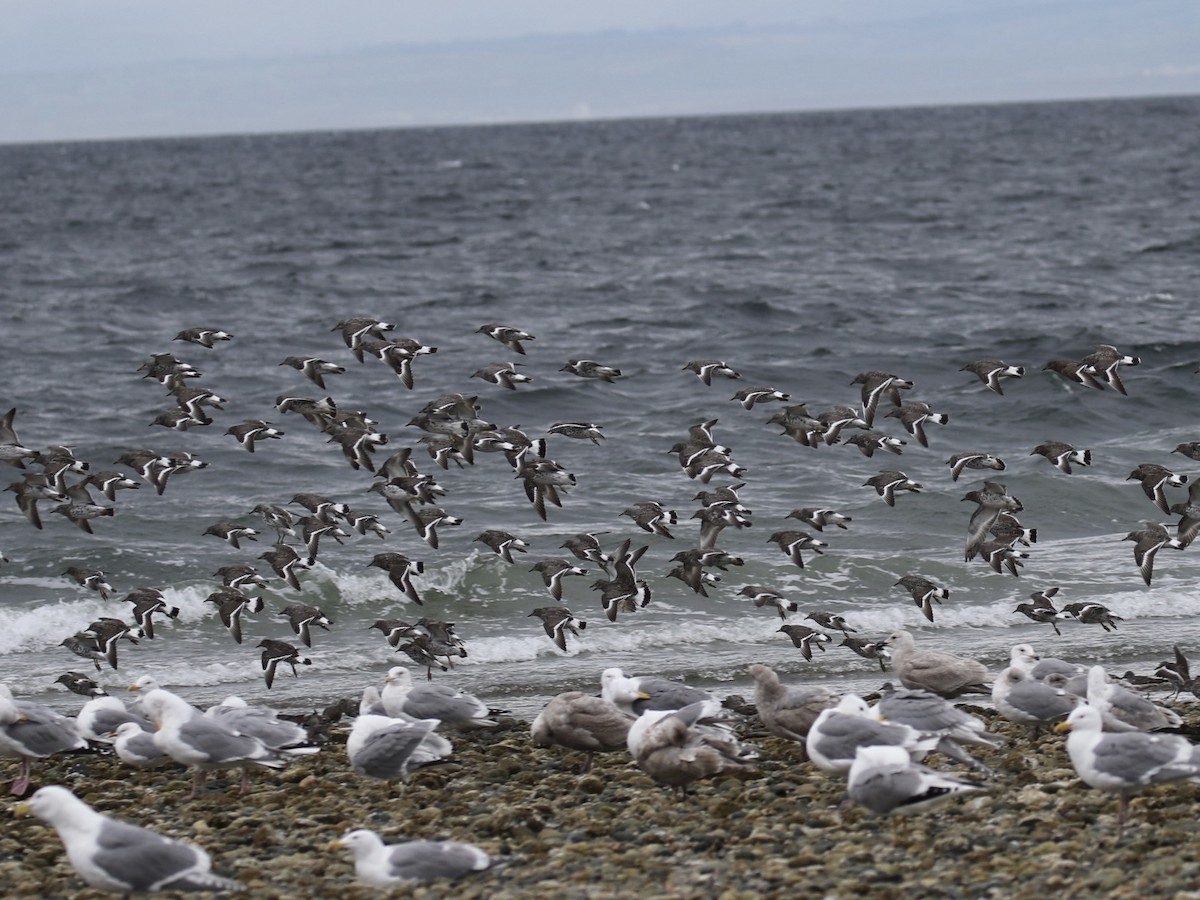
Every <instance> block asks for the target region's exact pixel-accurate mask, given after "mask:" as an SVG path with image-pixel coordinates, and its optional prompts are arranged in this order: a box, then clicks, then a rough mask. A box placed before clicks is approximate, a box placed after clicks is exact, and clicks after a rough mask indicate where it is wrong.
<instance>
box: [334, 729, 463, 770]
mask: <svg viewBox="0 0 1200 900" xmlns="http://www.w3.org/2000/svg"><path fill="white" fill-rule="evenodd" d="M439 724H440V723H439V722H438V720H437V719H416V718H410V717H408V716H403V717H393V716H379V715H371V714H366V715H361V714H360V715H358V716H356V717H355V719H354V725H353V726H352V727H351V729H350V735H349V737H348V738H347V739H346V755H347V756H348V757H349V759H350V768H351V769H353V770H354V771H355V772H357V773H358V774H359V775H366V776H368V777H369V778H379V779H381V780H384V781H393V780H395V779H397V778H399V779H401V780H402V781H408V777H409V775H410V774H411V772H412V770H414V769H417V768H419V767H421V766H426V765H430V764H431V763H435V762H439V761H440V760H443V759H445V758H446V757H448V756H449V755H450V754H451V753H452V752H453V749H454V748H453V745H451V743H450V741H448V740H446V738H444V737H443V736H442V735H440V734H437V733H436V732H435V731H434V729H435V728H437V726H438V725H439Z"/></svg>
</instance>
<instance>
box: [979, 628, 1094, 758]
mask: <svg viewBox="0 0 1200 900" xmlns="http://www.w3.org/2000/svg"><path fill="white" fill-rule="evenodd" d="M1012 653H1013V664H1012V665H1010V666H1008V667H1007V668H1006V669H1004V671H1003V672H1001V673H1000V676H999V677H998V678H997V679H996V681H995V683H994V684H993V685H992V703H993V704H995V706H996V711H997V712H998V713H1000V715H1002V716H1003V717H1004V718H1006V719H1008V721H1010V722H1016V723H1017V724H1018V725H1028V726H1029V727H1030V730H1031V736H1033V734H1036V731H1037V729H1038V728H1039V727H1040V726H1042V725H1047V724H1050V723H1053V722H1061V721H1062V720H1063V719H1065V718H1066V717H1067V716H1069V715H1070V714H1071V711H1072V710H1074V709H1075V707H1076V706H1078V705H1079V704H1080V703H1082V702H1083V698H1082V697H1080V696H1079V695H1078V694H1074V693H1072V692H1071V691H1069V690H1067V689H1066V688H1065V687H1064V686H1063V685H1062V676H1052V677H1053V678H1055V681H1053V682H1052V681H1042V680H1039V679H1036V678H1033V677H1032V676H1031V675H1030V674H1029V672H1028V671H1027V670H1026V669H1025V666H1027V665H1028V664H1029V663H1030V662H1031V661H1036V660H1037V658H1038V657H1037V654H1036V653H1034V652H1033V648H1032V647H1030V646H1029V645H1028V644H1018V645H1016V646H1015V647H1013V650H1012ZM1018 654H1023V655H1025V658H1024V659H1021V660H1020V661H1018Z"/></svg>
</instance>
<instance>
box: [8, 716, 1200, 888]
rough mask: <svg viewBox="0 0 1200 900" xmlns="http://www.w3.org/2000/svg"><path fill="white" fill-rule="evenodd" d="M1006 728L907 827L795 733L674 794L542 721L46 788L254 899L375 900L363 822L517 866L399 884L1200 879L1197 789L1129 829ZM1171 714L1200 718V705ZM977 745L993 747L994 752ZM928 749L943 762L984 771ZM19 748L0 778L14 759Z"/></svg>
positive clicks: (93, 759)
mask: <svg viewBox="0 0 1200 900" xmlns="http://www.w3.org/2000/svg"><path fill="white" fill-rule="evenodd" d="M967 708H968V709H969V711H971V712H972V713H975V714H976V715H980V716H981V717H982V718H984V719H985V721H987V722H988V727H989V731H992V732H993V733H996V734H1000V735H1003V736H1004V737H1005V738H1006V740H1005V743H1004V745H1003V746H1002V747H1000V748H998V749H996V750H990V751H987V752H980V753H979V754H978V757H979V758H980V759H981V761H983V762H984V763H986V764H987V765H989V766H991V767H992V768H993V769H995V770H996V773H997V774H996V777H994V778H991V779H987V780H986V782H985V783H986V785H987V790H985V791H982V792H980V793H978V794H972V795H970V796H969V797H967V798H965V799H963V800H962V801H961V802H954V801H952V802H950V803H949V804H947V805H945V806H943V807H941V808H940V809H938V810H935V811H932V812H930V813H926V814H923V815H917V816H913V817H908V818H905V819H903V820H898V821H897V823H896V824H895V826H894V827H893V823H892V822H890V821H888V820H885V819H880V818H877V817H874V816H872V815H870V814H869V813H867V812H866V811H865V810H863V809H861V808H859V807H857V806H854V805H853V804H850V803H849V802H848V801H847V800H846V790H845V782H844V780H843V779H837V778H833V777H831V776H827V775H825V774H824V773H822V772H820V771H819V770H818V769H817V768H816V767H815V766H813V765H812V764H811V763H809V762H804V761H802V760H801V754H800V751H799V748H798V747H797V746H796V745H795V744H791V743H789V742H787V741H783V740H781V739H779V738H775V737H771V736H768V735H765V733H763V732H762V731H761V729H760V728H759V727H758V723H757V720H756V719H753V718H749V719H746V720H745V722H743V723H742V725H741V726H739V728H738V731H739V734H740V735H741V736H743V737H744V738H747V739H749V740H751V741H752V742H753V743H754V744H756V745H757V746H758V748H759V752H760V758H759V760H758V764H757V767H756V768H755V769H753V770H751V771H749V772H746V773H738V774H737V775H735V776H731V775H727V776H723V777H720V778H717V779H715V780H712V781H701V782H698V783H696V784H694V785H693V786H692V787H691V789H690V792H689V794H688V796H686V797H683V798H677V797H676V796H675V795H674V794H673V793H672V792H671V791H669V790H668V789H666V788H663V787H661V786H659V785H657V784H655V783H654V782H653V781H652V780H651V779H650V778H649V777H648V776H646V775H645V774H644V773H642V772H641V771H640V770H638V769H637V768H636V767H635V766H634V765H633V764H632V762H631V761H630V759H629V756H628V754H627V753H626V752H624V751H618V752H615V753H611V754H607V755H597V757H596V761H595V764H594V765H593V768H592V771H591V772H589V773H587V774H586V775H580V774H578V772H579V768H580V766H581V764H582V761H583V754H581V753H576V752H573V751H568V750H565V749H563V748H559V747H551V748H538V747H535V746H533V744H532V742H531V740H530V737H529V727H528V723H526V722H524V721H522V720H518V719H514V718H511V717H504V718H502V719H501V720H500V724H499V727H498V728H496V729H494V730H491V731H486V732H485V731H474V732H470V733H464V732H449V733H448V736H449V737H450V740H451V741H452V742H453V744H454V753H453V755H452V757H451V758H450V760H449V761H448V762H446V763H444V764H439V765H434V766H428V767H425V768H422V769H420V770H418V771H417V772H416V773H415V774H414V775H413V777H412V779H411V781H410V782H409V783H408V784H407V785H399V786H397V787H395V788H391V787H390V786H389V785H387V784H386V783H384V782H381V781H376V780H374V779H370V778H366V777H363V776H359V775H356V774H354V773H353V772H351V771H350V768H349V764H348V762H347V760H346V756H345V749H344V747H343V746H342V742H343V741H344V735H341V736H338V737H336V738H335V739H334V740H333V741H332V742H331V743H330V744H329V745H327V746H325V747H323V748H322V750H321V752H320V753H318V754H315V755H314V756H311V757H306V758H302V759H299V760H297V761H296V762H295V763H293V764H292V765H289V767H288V768H287V769H284V770H283V771H281V772H279V773H274V772H268V771H264V772H253V773H252V774H251V790H250V793H249V794H248V795H246V796H245V797H240V796H238V793H237V785H238V777H237V775H236V774H235V773H230V774H226V773H213V775H212V776H211V777H210V787H209V791H208V793H207V794H206V795H204V796H202V797H200V798H199V799H197V800H194V801H183V799H182V798H183V796H184V795H185V794H186V793H187V791H188V790H189V789H190V787H191V779H190V775H189V774H188V773H187V772H186V771H184V770H183V769H182V768H180V767H175V766H171V767H168V768H164V769H157V770H154V769H151V770H135V769H131V768H129V767H126V766H124V765H122V764H121V763H120V762H119V761H118V760H116V759H115V758H113V757H111V756H106V755H101V754H98V753H78V754H74V755H68V756H60V757H53V758H51V759H49V760H44V761H42V762H40V763H39V764H38V765H37V766H36V767H35V769H34V787H35V788H36V787H38V786H41V785H45V784H63V785H65V786H67V787H69V788H71V789H72V790H74V791H75V792H76V793H77V794H79V795H80V796H81V797H82V798H83V799H85V800H87V802H89V803H90V804H92V805H93V806H94V807H96V808H97V809H99V810H101V811H102V812H105V813H106V814H109V815H113V816H115V817H117V818H122V819H125V820H126V821H130V822H134V823H136V824H140V825H143V826H146V827H150V828H153V829H155V830H158V831H161V832H162V833H164V834H169V835H171V836H173V837H176V838H180V839H183V840H187V841H191V842H194V843H196V844H198V845H200V846H202V847H204V848H205V849H206V850H207V851H208V852H209V853H210V855H211V856H212V858H213V870H214V871H215V872H218V873H220V874H222V875H226V876H228V877H233V878H237V879H238V880H239V881H242V882H243V883H244V884H245V885H246V886H247V889H248V890H247V895H249V896H253V897H255V898H280V900H282V898H289V900H295V898H298V897H313V898H318V897H330V896H344V897H348V898H360V897H361V898H366V897H374V896H378V895H379V889H378V888H373V887H370V886H367V885H360V884H357V883H355V881H354V874H353V867H352V863H351V859H350V855H349V853H348V852H346V851H338V850H331V849H329V844H330V842H331V841H333V840H334V839H336V838H338V837H340V836H341V834H343V833H344V832H345V831H347V830H349V829H351V828H360V827H365V828H371V829H373V830H376V831H378V832H380V833H381V835H382V836H383V837H384V839H385V840H386V841H388V842H394V841H396V840H399V839H403V838H406V837H408V838H417V837H421V838H452V839H455V840H461V841H469V842H471V843H475V844H478V845H479V846H481V847H483V849H484V850H486V851H487V852H488V853H489V854H491V855H493V856H499V857H504V858H506V859H507V861H508V862H507V865H505V866H504V867H502V868H499V869H495V870H492V871H489V872H486V873H483V874H481V875H478V876H471V877H468V878H466V879H462V880H459V881H455V882H437V883H433V884H429V885H422V886H415V887H411V888H410V887H400V888H398V889H396V890H395V892H394V893H396V894H397V895H401V896H413V897H430V898H432V897H442V896H455V897H468V898H481V900H482V898H509V897H511V898H527V897H534V898H541V897H545V898H551V897H563V896H573V897H589V898H608V897H612V898H619V897H628V896H634V895H637V896H642V897H697V898H699V897H721V898H728V900H740V898H752V897H770V896H784V895H794V894H795V893H797V892H798V891H804V892H805V894H806V895H813V896H822V897H850V896H855V897H863V896H867V897H906V896H913V895H915V896H920V897H962V896H974V897H982V896H995V897H1005V898H1010V897H1017V898H1022V897H1030V898H1033V897H1037V896H1044V895H1045V894H1046V893H1047V892H1052V893H1054V894H1056V895H1059V896H1071V897H1089V896H1097V897H1099V896H1105V897H1112V896H1130V897H1134V896H1136V897H1155V896H1171V895H1175V894H1178V893H1179V892H1189V891H1194V890H1195V889H1196V886H1197V885H1200V849H1197V847H1198V845H1197V837H1200V821H1197V818H1196V816H1195V801H1196V799H1197V797H1198V796H1200V794H1198V792H1200V788H1197V787H1196V786H1193V785H1189V784H1186V783H1181V784H1168V785H1161V786H1156V787H1153V788H1151V789H1150V790H1148V791H1146V792H1145V793H1143V794H1141V795H1139V796H1137V797H1135V799H1134V800H1133V804H1132V807H1131V811H1130V817H1129V822H1128V824H1127V825H1126V827H1125V831H1124V833H1123V834H1120V835H1119V834H1118V832H1117V829H1116V813H1117V798H1116V796H1115V795H1113V794H1106V793H1101V792H1099V791H1095V790H1092V789H1090V788H1088V787H1087V786H1086V785H1084V784H1083V783H1082V782H1080V781H1079V779H1078V778H1077V777H1076V776H1075V773H1074V771H1073V770H1072V769H1071V765H1070V761H1069V759H1068V757H1067V753H1066V746H1065V738H1064V737H1062V736H1059V735H1055V734H1046V735H1042V736H1040V737H1039V738H1037V739H1036V740H1035V741H1030V739H1029V738H1028V737H1027V735H1026V731H1025V729H1024V728H1023V727H1018V726H1014V725H1011V723H1007V722H1005V721H1004V720H1002V719H999V718H998V717H997V716H996V715H995V713H994V712H992V711H991V710H988V709H984V708H981V707H974V706H970V705H967ZM1177 709H1179V710H1180V712H1181V714H1185V715H1186V717H1187V718H1188V719H1190V720H1191V721H1195V720H1196V718H1197V713H1198V712H1200V709H1198V708H1197V705H1196V704H1194V703H1184V704H1180V706H1179V707H1177ZM980 749H982V748H980ZM948 762H949V761H948V760H946V759H945V758H944V757H939V756H933V757H931V758H930V759H929V760H927V763H928V764H930V765H931V766H932V767H933V768H937V769H939V770H946V771H954V772H957V773H959V774H963V775H964V776H966V777H969V778H973V779H975V776H974V775H973V773H970V774H969V773H967V772H966V771H964V770H963V769H962V767H960V766H955V765H948V764H947V763H948ZM15 769H16V762H15V761H9V762H7V763H6V765H5V767H4V769H3V771H4V773H5V775H6V776H7V775H8V774H10V773H12V774H15ZM14 804H15V801H10V802H9V804H8V807H9V809H8V813H9V818H8V822H9V825H8V827H6V828H5V829H4V831H3V834H2V836H0V879H2V880H3V882H4V883H6V884H8V885H10V886H11V890H12V893H11V896H30V897H33V896H37V897H72V898H98V897H101V896H109V895H105V894H102V893H101V892H98V891H93V890H91V889H88V888H86V886H85V885H84V883H83V882H82V881H81V880H80V879H79V878H78V877H77V876H76V875H75V874H74V872H73V871H72V870H71V869H70V867H69V866H68V864H67V862H66V857H65V854H64V852H63V849H62V844H61V842H60V841H59V839H58V836H57V834H56V833H55V832H54V831H53V829H51V828H49V826H45V825H43V824H42V823H41V822H39V821H38V820H36V819H21V818H12V816H11V813H12V806H13V805H14Z"/></svg>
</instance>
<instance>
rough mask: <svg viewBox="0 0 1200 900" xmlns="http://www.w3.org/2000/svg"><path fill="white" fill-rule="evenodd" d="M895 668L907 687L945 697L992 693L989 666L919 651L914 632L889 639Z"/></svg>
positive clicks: (894, 635)
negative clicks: (922, 689)
mask: <svg viewBox="0 0 1200 900" xmlns="http://www.w3.org/2000/svg"><path fill="white" fill-rule="evenodd" d="M887 642H888V645H889V646H890V647H891V648H892V668H893V669H894V670H895V672H896V677H898V678H899V679H900V683H901V684H903V685H904V686H905V687H906V688H924V689H925V690H927V691H932V692H933V693H935V694H940V695H941V696H943V697H950V698H953V697H958V696H959V695H961V694H972V693H973V694H990V693H991V692H992V688H991V685H990V684H988V671H987V666H985V665H984V664H983V663H981V662H979V661H977V660H974V659H970V658H968V657H965V656H955V655H954V654H953V653H942V652H941V651H939V650H922V649H919V648H918V647H917V646H916V644H915V642H914V641H913V636H912V634H911V633H910V632H908V631H905V630H904V629H903V628H901V629H900V630H899V631H896V632H893V633H892V636H891V637H889V638H888V639H887Z"/></svg>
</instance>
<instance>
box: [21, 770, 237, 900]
mask: <svg viewBox="0 0 1200 900" xmlns="http://www.w3.org/2000/svg"><path fill="white" fill-rule="evenodd" d="M17 812H18V813H19V814H23V815H33V816H36V817H37V818H39V819H41V820H42V821H44V822H46V823H48V824H50V825H52V826H53V827H54V830H55V831H57V832H58V836H59V839H60V840H61V841H62V842H63V849H65V850H66V853H67V861H68V862H69V863H70V864H71V868H73V869H74V870H75V873H76V874H77V875H78V876H79V877H80V878H82V879H83V880H84V881H85V882H87V883H88V884H89V885H91V886H92V887H94V888H97V889H99V890H103V891H111V892H113V893H120V894H124V895H125V896H129V895H130V894H132V893H134V892H137V893H141V892H142V891H176V890H182V891H243V890H245V887H244V886H243V885H242V884H241V883H239V882H237V881H234V880H233V879H232V878H223V877H221V876H220V875H214V874H213V873H212V872H211V871H210V868H211V866H212V862H211V860H210V859H209V856H208V854H207V853H206V852H204V850H202V849H200V848H199V847H196V846H194V845H192V844H186V843H183V842H182V841H177V840H174V839H173V838H169V837H166V836H164V835H161V834H157V833H155V832H153V831H150V830H148V829H145V828H140V827H138V826H137V825H131V824H129V823H127V822H121V821H119V820H117V819H112V818H109V817H108V816H106V815H104V814H103V813H99V812H96V810H94V809H92V807H90V806H88V804H86V803H85V802H83V801H82V800H80V799H79V798H78V797H76V796H75V795H74V794H73V793H71V792H70V791H69V790H67V788H65V787H60V786H58V785H48V786H46V787H44V788H40V789H39V790H37V791H36V792H35V793H34V794H33V796H32V797H30V798H29V800H28V801H26V802H25V803H22V804H20V805H19V806H18V809H17Z"/></svg>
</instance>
